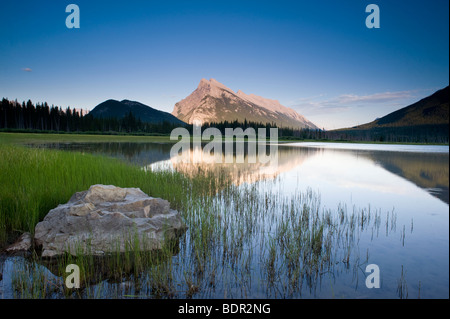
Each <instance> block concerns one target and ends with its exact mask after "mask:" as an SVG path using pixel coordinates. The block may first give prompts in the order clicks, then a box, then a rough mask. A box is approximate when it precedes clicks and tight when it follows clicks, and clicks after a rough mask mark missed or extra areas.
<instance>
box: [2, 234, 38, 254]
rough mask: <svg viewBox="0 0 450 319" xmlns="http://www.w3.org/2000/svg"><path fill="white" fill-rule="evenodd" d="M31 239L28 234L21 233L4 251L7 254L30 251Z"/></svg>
mask: <svg viewBox="0 0 450 319" xmlns="http://www.w3.org/2000/svg"><path fill="white" fill-rule="evenodd" d="M32 243H33V237H32V236H31V234H30V233H23V234H22V235H21V236H20V237H19V238H18V239H17V240H16V241H15V242H14V244H12V245H10V246H8V247H7V248H6V249H5V251H6V252H7V253H9V254H15V253H22V252H27V251H29V250H30V248H31V245H32Z"/></svg>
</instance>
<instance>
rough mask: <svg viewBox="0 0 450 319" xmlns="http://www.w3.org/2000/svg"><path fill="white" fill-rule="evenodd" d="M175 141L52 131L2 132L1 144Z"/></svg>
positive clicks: (154, 137) (163, 137)
mask: <svg viewBox="0 0 450 319" xmlns="http://www.w3.org/2000/svg"><path fill="white" fill-rule="evenodd" d="M108 142H117V143H120V142H135V143H151V142H154V143H171V142H172V143H175V142H176V141H171V140H170V136H169V135H167V136H139V135H101V134H50V133H9V132H0V143H1V144H40V143H108Z"/></svg>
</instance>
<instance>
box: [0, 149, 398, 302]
mask: <svg viewBox="0 0 450 319" xmlns="http://www.w3.org/2000/svg"><path fill="white" fill-rule="evenodd" d="M0 151H1V154H2V156H1V157H0V165H1V167H2V168H3V167H5V169H2V171H1V172H0V182H1V183H0V194H1V198H0V210H1V214H0V216H1V220H0V225H1V227H2V233H1V234H2V237H3V238H6V237H7V234H8V232H10V231H13V230H20V231H31V232H32V231H33V228H34V225H35V224H36V223H37V222H38V221H39V220H41V219H42V218H43V217H44V216H45V214H47V212H48V210H49V209H51V208H53V207H55V206H56V205H58V204H60V203H64V202H66V201H67V200H68V199H69V198H70V196H71V195H72V194H73V193H74V192H76V191H82V190H86V189H88V188H89V186H90V185H92V184H100V183H101V184H113V185H116V186H120V187H139V188H141V189H142V190H143V191H144V192H145V193H147V194H149V195H150V196H153V197H161V198H164V199H167V200H169V202H171V206H172V207H173V208H175V209H178V210H179V211H180V213H181V214H182V217H183V219H184V220H185V223H186V224H187V226H188V229H187V231H186V233H184V234H182V235H181V237H180V238H179V241H176V240H175V241H174V240H166V241H165V244H164V245H163V247H162V248H161V249H160V250H158V251H152V252H150V251H143V250H142V249H140V247H141V244H140V241H141V240H142V239H141V238H138V237H136V236H134V237H133V236H131V237H130V240H129V241H128V244H127V246H126V249H125V251H121V250H120V249H119V247H117V249H116V250H117V251H116V252H113V253H111V254H108V255H106V256H102V257H94V256H91V255H89V254H85V253H84V252H86V248H88V247H81V246H80V247H79V249H80V250H79V251H78V253H77V254H75V255H76V256H74V255H71V254H66V255H63V256H60V257H57V258H54V259H51V260H43V259H42V258H41V257H38V256H35V257H34V258H32V260H31V261H30V260H26V259H21V260H22V261H20V262H22V263H23V265H19V264H18V266H17V267H15V270H14V274H13V277H14V278H15V279H14V280H13V286H14V290H15V291H16V292H17V297H25V298H27V297H28V298H29V297H31V298H258V297H260V298H266V297H269V298H298V297H302V296H304V295H307V296H311V295H312V296H314V295H315V294H316V292H317V290H318V289H321V287H322V282H323V281H325V282H326V286H329V287H331V289H332V290H333V286H335V285H336V278H337V277H338V276H339V275H340V274H350V276H351V275H352V274H353V277H354V279H355V281H356V285H357V284H358V274H359V272H360V269H361V267H362V266H363V265H364V264H366V263H368V262H369V251H368V250H366V247H363V248H364V253H365V254H364V255H363V256H361V252H360V251H361V249H360V247H359V244H360V241H361V238H362V237H363V236H365V237H366V238H367V237H368V238H370V240H376V238H377V237H378V236H379V234H380V229H381V231H383V225H384V226H385V229H386V236H388V235H389V234H391V233H392V232H395V228H396V215H395V213H394V212H387V213H386V215H385V216H386V218H385V220H384V221H383V218H382V216H383V215H384V214H385V213H384V212H380V211H377V210H373V209H371V208H370V207H368V208H362V209H361V208H356V207H352V208H350V209H349V208H347V207H346V206H345V205H339V206H338V207H337V208H336V209H335V210H329V209H328V210H325V209H323V208H322V206H321V198H320V194H319V193H317V192H314V191H312V190H307V191H304V192H298V193H296V194H295V195H289V196H288V195H283V194H282V193H280V192H275V191H273V190H270V188H269V190H267V188H264V187H261V186H264V185H263V184H264V181H260V182H256V183H253V184H242V185H240V186H235V185H233V184H232V183H231V181H230V180H229V179H228V178H227V176H228V175H226V174H222V173H217V174H216V175H212V174H210V173H207V172H203V171H201V170H199V171H198V174H196V176H194V177H191V178H186V177H184V176H183V175H181V174H178V173H176V172H164V171H163V172H150V171H145V170H142V169H140V168H139V167H135V166H131V165H129V164H125V163H122V162H120V161H118V160H113V159H108V158H104V157H96V156H92V155H86V154H82V153H69V152H63V151H52V150H43V149H28V148H24V147H19V146H12V145H1V144H0ZM61 185H64V187H61ZM403 233H404V232H403ZM20 262H19V263H20ZM68 264H76V265H78V266H79V267H80V275H81V286H82V287H81V288H80V289H78V290H74V289H67V288H65V286H64V284H63V282H64V278H65V275H66V274H65V267H66V266H67V265H68ZM39 265H40V266H39ZM42 265H43V266H45V267H43V266H42ZM49 270H50V271H49ZM50 283H51V284H50ZM402 287H403V286H402ZM400 291H402V290H400ZM333 296H334V292H333Z"/></svg>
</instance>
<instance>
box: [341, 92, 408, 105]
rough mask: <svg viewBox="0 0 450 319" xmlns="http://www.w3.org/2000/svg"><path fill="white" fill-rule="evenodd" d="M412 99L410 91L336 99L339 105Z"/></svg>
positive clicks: (348, 96) (343, 96) (346, 96)
mask: <svg viewBox="0 0 450 319" xmlns="http://www.w3.org/2000/svg"><path fill="white" fill-rule="evenodd" d="M410 97H412V91H399V92H383V93H375V94H370V95H354V94H343V95H340V96H338V97H337V101H338V103H340V104H355V103H361V102H363V103H385V102H392V101H395V100H400V99H407V98H410Z"/></svg>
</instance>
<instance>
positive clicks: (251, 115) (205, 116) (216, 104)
mask: <svg viewBox="0 0 450 319" xmlns="http://www.w3.org/2000/svg"><path fill="white" fill-rule="evenodd" d="M172 115H174V116H176V117H177V118H178V119H180V120H182V121H184V122H186V123H189V124H194V123H195V122H201V123H210V122H216V123H217V122H224V121H229V122H233V121H235V120H237V121H238V122H244V120H247V121H251V122H257V123H276V124H277V125H278V126H279V127H291V128H296V129H299V128H311V129H317V126H316V125H314V124H313V123H311V122H310V121H309V120H307V119H306V118H305V117H304V116H302V115H300V114H298V113H297V112H296V111H295V110H293V109H291V108H288V107H286V106H283V105H281V104H280V103H279V102H278V101H277V100H271V99H266V98H263V97H260V96H256V95H254V94H249V95H247V94H245V93H244V92H242V91H241V90H239V91H237V92H234V91H233V90H231V89H230V88H228V87H226V86H225V85H223V84H222V83H220V82H218V81H216V80H215V79H210V80H206V79H202V80H201V81H200V83H199V85H198V87H197V89H196V90H194V91H193V92H192V93H191V94H190V95H189V96H188V97H186V98H185V99H183V100H181V101H179V102H178V103H176V104H175V106H174V109H173V111H172Z"/></svg>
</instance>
